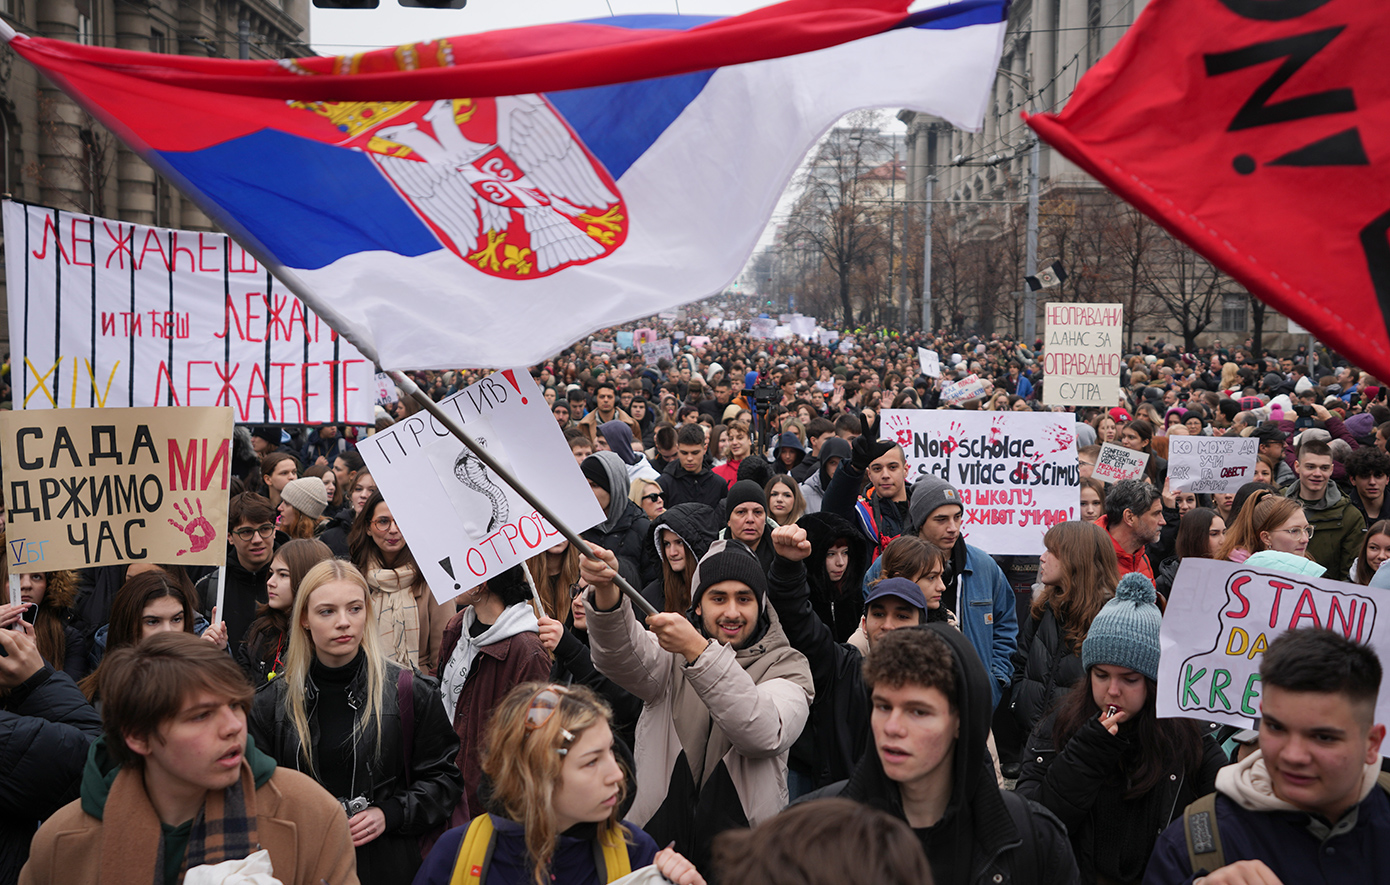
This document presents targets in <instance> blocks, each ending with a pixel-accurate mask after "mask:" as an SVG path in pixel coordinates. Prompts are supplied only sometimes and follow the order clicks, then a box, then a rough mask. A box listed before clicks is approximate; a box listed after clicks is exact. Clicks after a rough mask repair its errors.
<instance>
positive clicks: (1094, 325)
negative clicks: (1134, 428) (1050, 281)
mask: <svg viewBox="0 0 1390 885" xmlns="http://www.w3.org/2000/svg"><path fill="white" fill-rule="evenodd" d="M1045 329H1046V332H1047V337H1046V339H1045V341H1046V346H1045V347H1044V349H1043V355H1042V357H1043V376H1044V377H1045V378H1046V379H1047V380H1046V383H1044V384H1043V402H1044V403H1046V404H1047V405H1049V406H1104V407H1106V408H1109V407H1110V406H1113V405H1115V404H1116V403H1117V402H1118V401H1119V397H1120V365H1121V360H1120V343H1121V341H1122V340H1123V338H1124V306H1123V305H1120V304H1064V303H1060V302H1052V303H1050V304H1048V305H1047V309H1046V326H1045Z"/></svg>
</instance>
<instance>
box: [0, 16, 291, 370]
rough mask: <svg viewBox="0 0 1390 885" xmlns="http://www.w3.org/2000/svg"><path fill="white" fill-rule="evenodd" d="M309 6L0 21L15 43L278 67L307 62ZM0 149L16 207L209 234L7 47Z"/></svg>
mask: <svg viewBox="0 0 1390 885" xmlns="http://www.w3.org/2000/svg"><path fill="white" fill-rule="evenodd" d="M309 5H310V0H0V17H3V18H4V20H5V21H6V22H7V23H8V24H9V25H10V27H12V28H14V29H15V30H16V31H18V32H20V33H22V34H27V35H30V36H36V37H52V38H56V39H59V40H71V41H75V42H79V43H85V44H88V45H92V46H106V47H113V48H117V49H130V50H136V51H139V52H166V53H175V54H179V55H194V56H202V57H212V58H238V57H243V58H253V59H254V58H283V57H287V56H302V55H311V54H313V52H312V50H311V49H310V48H309ZM0 140H3V146H4V166H3V179H4V180H3V182H0V184H3V187H0V192H3V193H4V194H6V195H8V196H10V197H13V198H14V199H17V200H25V201H28V202H32V203H36V204H40V205H44V206H52V207H56V208H59V209H66V210H70V211H76V212H88V213H91V214H95V215H101V216H105V217H109V218H117V219H120V220H122V221H128V222H135V223H139V224H152V225H160V226H165V227H172V228H181V229H185V230H209V229H211V228H212V225H211V224H210V222H209V221H208V219H207V217H206V216H205V215H204V214H203V213H202V212H201V211H200V210H199V209H198V208H197V207H195V206H194V205H193V204H192V203H191V202H189V201H188V200H186V199H184V197H183V196H182V195H181V194H179V193H178V191H176V190H175V189H174V188H173V187H172V186H171V185H170V184H169V182H168V181H166V180H165V179H164V178H162V177H161V176H159V175H156V174H155V172H154V170H153V169H151V168H150V167H149V166H148V165H147V164H146V163H145V162H144V161H143V160H141V159H140V158H139V157H137V156H136V155H135V154H134V153H132V152H131V151H129V150H127V149H126V148H125V147H123V146H121V145H120V144H119V143H118V142H117V141H116V139H115V138H114V137H113V136H112V135H111V134H110V133H109V132H107V131H106V129H105V128H104V127H102V126H101V125H100V124H99V123H97V122H96V121H95V120H93V119H92V118H91V117H90V116H89V115H87V114H86V113H85V112H84V111H82V110H81V109H80V108H79V107H77V105H75V104H74V103H73V102H71V101H70V100H68V98H67V97H66V96H64V95H63V94H62V93H61V92H60V91H59V90H58V89H56V88H55V87H54V86H53V85H52V84H50V83H49V82H48V81H47V80H46V79H44V78H43V77H42V76H40V75H39V73H38V72H37V71H36V70H35V69H34V68H33V67H32V66H30V65H29V64H28V63H27V62H25V61H24V60H22V59H20V58H19V57H18V56H17V55H15V53H14V52H13V51H12V50H10V49H9V48H8V47H0ZM0 266H3V254H0ZM3 292H4V280H3V276H0V337H4V338H5V339H6V340H7V341H8V338H9V322H8V310H7V308H6V307H5V304H6V300H5V298H4V296H3V294H2V293H3ZM6 349H8V348H6Z"/></svg>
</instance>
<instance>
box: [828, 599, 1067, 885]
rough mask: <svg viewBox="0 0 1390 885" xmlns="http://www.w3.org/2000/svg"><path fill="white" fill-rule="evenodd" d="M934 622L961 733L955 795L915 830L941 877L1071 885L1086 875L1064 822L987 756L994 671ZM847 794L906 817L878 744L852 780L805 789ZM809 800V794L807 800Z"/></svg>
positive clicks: (975, 882)
mask: <svg viewBox="0 0 1390 885" xmlns="http://www.w3.org/2000/svg"><path fill="white" fill-rule="evenodd" d="M904 629H908V630H931V631H934V632H935V633H936V634H937V635H938V636H940V637H941V638H942V639H945V640H946V642H947V643H948V644H949V645H950V646H951V651H952V653H953V659H954V664H955V672H956V697H957V712H958V713H959V715H960V736H959V738H958V739H957V740H956V746H955V755H954V761H953V764H952V769H951V798H950V800H949V802H948V804H947V806H946V813H945V815H944V816H943V817H942V819H941V820H940V821H938V822H937V823H936V824H935V825H933V826H931V827H927V828H923V829H918V830H914V831H913V832H914V833H916V835H917V838H918V839H919V840H920V841H921V843H922V849H923V850H924V851H925V853H926V855H927V861H928V862H929V863H930V864H931V867H932V873H933V875H934V878H935V880H936V881H937V882H953V883H969V885H1022V883H1040V885H1043V883H1046V885H1071V883H1077V882H1079V881H1080V879H1079V878H1078V875H1077V870H1076V861H1075V860H1074V859H1073V858H1072V853H1071V845H1069V844H1068V842H1067V834H1066V830H1065V829H1064V828H1063V827H1062V825H1061V823H1059V822H1058V820H1057V818H1056V817H1054V816H1053V815H1052V814H1051V813H1049V812H1048V811H1047V810H1046V809H1045V808H1043V807H1042V806H1040V805H1038V804H1036V803H1034V802H1030V801H1028V800H1027V799H1025V798H1023V797H1022V796H1020V795H1018V794H1017V793H1014V792H1010V791H1007V790H1001V789H999V784H998V782H997V781H996V780H995V778H994V774H993V771H992V768H991V766H990V764H989V750H988V749H987V746H986V738H987V737H988V734H989V720H990V707H991V699H992V697H993V694H992V692H991V691H990V677H989V675H988V674H987V673H986V672H985V667H984V664H982V663H980V657H979V655H977V654H976V653H975V649H974V647H973V646H972V645H971V644H970V641H969V640H968V639H966V638H965V636H964V634H962V633H961V632H960V631H959V630H957V629H956V628H954V627H950V626H947V625H945V624H929V625H927V626H926V627H907V628H904ZM826 796H843V797H844V798H846V799H853V800H855V801H857V802H863V803H864V804H865V805H870V806H873V807H874V808H877V809H879V810H880V811H884V812H887V813H888V814H891V815H893V816H894V817H896V818H898V819H899V820H906V814H905V812H904V811H903V803H902V794H901V792H900V791H899V788H898V784H897V783H896V782H895V781H893V780H892V779H891V778H889V777H888V775H887V774H886V773H885V772H884V770H883V764H882V763H881V762H880V761H879V756H878V752H877V751H876V750H875V749H874V747H873V746H872V744H871V745H870V746H869V748H868V750H867V751H866V752H865V753H864V756H863V758H861V759H860V760H859V765H858V767H856V769H855V771H854V773H853V774H851V775H850V778H849V781H848V782H847V783H843V784H835V785H833V786H830V787H827V788H825V789H823V790H818V791H816V792H815V793H811V794H810V795H808V796H806V797H804V799H805V800H809V799H817V798H824V797H826ZM803 801H804V800H803Z"/></svg>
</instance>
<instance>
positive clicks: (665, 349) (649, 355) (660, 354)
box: [642, 338, 671, 365]
mask: <svg viewBox="0 0 1390 885" xmlns="http://www.w3.org/2000/svg"><path fill="white" fill-rule="evenodd" d="M670 358H671V339H670V338H658V339H657V340H656V341H648V342H646V343H645V344H643V345H642V359H644V360H646V361H647V362H649V363H651V364H652V365H655V364H656V362H657V360H669V359H670Z"/></svg>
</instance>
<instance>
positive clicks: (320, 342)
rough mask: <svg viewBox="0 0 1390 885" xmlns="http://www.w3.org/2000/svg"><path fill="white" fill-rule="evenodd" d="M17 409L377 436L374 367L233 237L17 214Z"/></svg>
mask: <svg viewBox="0 0 1390 885" xmlns="http://www.w3.org/2000/svg"><path fill="white" fill-rule="evenodd" d="M4 216H5V218H4V222H5V276H6V281H7V284H8V291H9V292H11V293H13V294H12V295H11V296H10V344H11V347H12V348H14V360H13V366H14V371H13V373H12V378H13V379H14V380H13V387H14V401H15V406H16V408H21V409H52V408H65V409H66V408H94V407H107V406H122V407H140V406H228V407H230V408H231V409H232V412H233V414H234V416H235V419H236V421H237V422H239V423H243V424H323V423H331V424H342V423H349V424H371V423H373V421H374V418H373V406H374V405H375V402H374V400H375V394H376V385H375V383H374V382H373V380H372V376H373V375H374V369H373V367H372V364H371V363H370V362H368V361H367V360H366V359H364V358H363V357H362V355H361V354H360V353H358V352H357V350H356V348H354V347H353V346H352V345H351V344H349V343H348V342H347V341H345V340H342V339H340V338H339V337H338V336H337V334H336V333H334V332H333V330H332V329H330V328H329V327H328V324H327V323H324V322H323V321H322V320H320V319H319V318H318V317H317V316H316V315H315V314H313V313H312V312H310V311H309V310H308V308H306V307H305V306H304V305H303V304H302V303H301V302H300V301H299V299H298V298H295V297H294V296H293V295H291V294H290V293H289V292H288V291H287V290H286V289H285V288H284V287H283V286H282V285H281V284H280V283H279V281H277V280H276V279H275V278H274V277H272V276H271V275H270V274H269V273H268V272H267V271H266V269H265V268H264V267H262V266H261V265H259V264H258V263H257V262H256V259H254V258H252V257H251V256H250V255H249V254H247V253H246V251H245V250H243V249H242V248H241V247H240V246H238V245H237V244H236V243H234V242H232V240H231V238H230V237H227V236H226V235H224V234H218V233H206V232H192V231H179V230H166V229H164V228H158V227H145V226H143V225H139V224H127V223H125V222H121V221H111V220H109V219H105V218H95V217H93V216H91V215H79V214H76V213H72V212H63V211H60V210H57V209H41V208H38V207H35V206H27V205H24V204H21V203H12V202H6V203H5V205H4Z"/></svg>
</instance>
